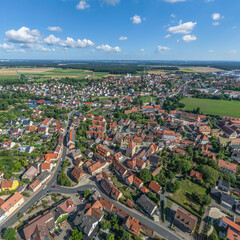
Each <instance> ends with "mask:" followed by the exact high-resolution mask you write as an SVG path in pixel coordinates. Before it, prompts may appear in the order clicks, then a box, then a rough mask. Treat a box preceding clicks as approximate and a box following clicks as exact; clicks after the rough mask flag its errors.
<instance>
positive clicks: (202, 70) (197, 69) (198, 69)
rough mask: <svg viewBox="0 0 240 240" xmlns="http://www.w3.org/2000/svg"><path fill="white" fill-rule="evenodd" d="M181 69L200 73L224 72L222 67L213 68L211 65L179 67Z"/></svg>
mask: <svg viewBox="0 0 240 240" xmlns="http://www.w3.org/2000/svg"><path fill="white" fill-rule="evenodd" d="M179 69H180V71H183V72H199V73H209V72H222V71H223V70H222V69H219V68H211V67H179Z"/></svg>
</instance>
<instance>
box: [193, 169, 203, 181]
mask: <svg viewBox="0 0 240 240" xmlns="http://www.w3.org/2000/svg"><path fill="white" fill-rule="evenodd" d="M190 177H191V178H193V179H196V180H201V179H202V174H201V173H200V172H198V171H195V170H193V169H192V170H191V172H190Z"/></svg>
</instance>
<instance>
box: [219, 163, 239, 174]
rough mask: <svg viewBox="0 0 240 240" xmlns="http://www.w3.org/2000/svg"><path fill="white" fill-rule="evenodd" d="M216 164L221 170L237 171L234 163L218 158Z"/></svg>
mask: <svg viewBox="0 0 240 240" xmlns="http://www.w3.org/2000/svg"><path fill="white" fill-rule="evenodd" d="M218 166H219V167H220V168H221V171H222V172H226V173H234V174H236V173H237V169H238V165H237V164H235V163H230V162H227V161H224V160H218Z"/></svg>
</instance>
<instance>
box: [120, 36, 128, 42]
mask: <svg viewBox="0 0 240 240" xmlns="http://www.w3.org/2000/svg"><path fill="white" fill-rule="evenodd" d="M119 40H120V41H124V40H128V38H127V37H126V36H121V37H120V38H119Z"/></svg>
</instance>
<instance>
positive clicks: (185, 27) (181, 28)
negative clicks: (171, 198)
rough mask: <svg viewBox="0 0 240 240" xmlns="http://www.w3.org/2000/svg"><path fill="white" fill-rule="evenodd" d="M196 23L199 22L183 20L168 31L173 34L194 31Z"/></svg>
mask: <svg viewBox="0 0 240 240" xmlns="http://www.w3.org/2000/svg"><path fill="white" fill-rule="evenodd" d="M196 24H197V22H186V23H182V21H180V22H179V24H178V25H177V26H174V27H170V28H168V31H169V32H171V33H173V34H176V33H183V34H188V33H191V32H192V30H193V29H194V27H195V26H196Z"/></svg>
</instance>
